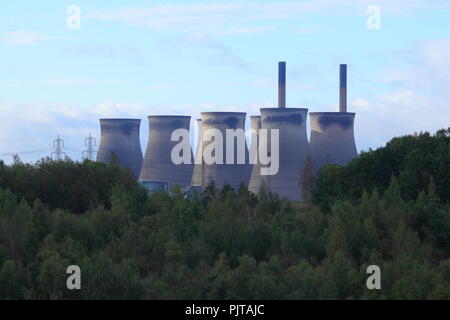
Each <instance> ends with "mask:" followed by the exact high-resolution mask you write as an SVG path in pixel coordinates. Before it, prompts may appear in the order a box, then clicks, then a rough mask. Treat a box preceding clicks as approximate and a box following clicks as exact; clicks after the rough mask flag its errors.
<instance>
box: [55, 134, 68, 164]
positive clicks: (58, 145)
mask: <svg viewBox="0 0 450 320" xmlns="http://www.w3.org/2000/svg"><path fill="white" fill-rule="evenodd" d="M53 148H54V149H55V151H54V152H52V158H54V159H55V160H56V161H61V159H62V156H64V157H66V153H65V152H63V151H62V148H64V140H63V139H61V138H60V137H59V135H58V137H57V138H56V139H55V140H53ZM53 156H54V157H53Z"/></svg>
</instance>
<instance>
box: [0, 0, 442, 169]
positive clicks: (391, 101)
mask: <svg viewBox="0 0 450 320" xmlns="http://www.w3.org/2000/svg"><path fill="white" fill-rule="evenodd" d="M70 5H76V6H78V7H79V8H80V9H81V28H80V29H76V30H71V29H69V28H68V27H67V18H68V14H67V8H68V6H70ZM369 5H376V6H377V7H378V8H379V9H380V12H381V28H380V29H375V30H374V29H369V28H368V27H367V20H368V18H369V15H367V13H366V10H367V8H368V7H369ZM1 7H2V10H0V55H1V57H2V59H0V69H1V70H3V72H2V73H1V74H0V118H1V119H0V121H1V123H2V125H1V126H0V155H3V154H11V153H17V152H18V153H21V152H29V153H22V154H20V156H21V158H22V160H24V161H35V160H38V159H39V158H40V157H43V156H46V155H49V154H50V153H51V152H52V150H51V149H52V140H53V139H54V138H55V137H56V135H58V134H60V135H61V136H62V138H63V139H64V140H65V145H66V147H67V148H66V150H65V151H66V153H67V154H68V155H69V156H71V157H72V158H75V159H79V158H80V157H81V151H82V150H83V149H84V146H83V143H84V138H85V137H86V136H87V135H88V134H89V132H92V133H93V135H94V136H96V137H97V138H98V137H99V133H100V132H99V126H98V118H100V117H137V118H141V119H142V125H141V132H142V134H141V139H142V141H141V143H142V146H143V151H145V145H146V137H147V134H148V132H147V131H148V130H147V128H148V126H147V120H146V116H147V115H153V114H181V115H191V116H192V119H193V120H194V119H196V118H197V117H199V115H200V112H202V111H229V110H234V111H245V112H247V114H248V115H254V114H258V109H259V108H260V107H271V106H276V101H277V91H276V80H277V62H278V61H280V60H285V61H287V105H288V107H305V108H308V109H309V110H310V111H336V110H337V104H338V67H339V64H340V63H347V64H348V99H349V111H352V112H356V113H357V115H356V120H355V134H356V143H357V147H358V150H367V149H369V148H376V147H379V146H382V145H384V144H385V143H386V142H387V141H388V140H389V139H391V138H392V137H394V136H399V135H403V134H408V133H413V132H418V131H425V130H426V131H431V132H434V131H436V130H438V129H439V128H443V127H448V126H449V125H450V112H449V105H448V101H450V90H449V88H450V59H449V52H450V22H449V21H450V19H449V18H450V4H449V3H448V1H445V0H442V1H441V0H434V1H433V0H408V1H406V0H380V1H376V0H370V1H366V0H340V1H338V0H315V1H314V0H305V1H274V0H272V1H253V2H251V1H234V2H220V1H214V2H212V1H138V0H134V1H133V0H128V1H126V2H125V1H117V0H109V1H98V0H89V1H87V0H86V1H80V0H71V1H63V0H60V1H50V0H42V1H33V2H31V1H24V0H18V1H8V2H5V3H2V5H1ZM193 122H194V121H192V126H193V124H194V123H193ZM247 122H248V123H249V120H247ZM193 127H194V126H193ZM30 151H36V152H30ZM0 158H2V159H4V160H5V161H6V162H10V161H11V156H9V155H4V156H0Z"/></svg>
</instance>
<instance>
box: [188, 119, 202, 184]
mask: <svg viewBox="0 0 450 320" xmlns="http://www.w3.org/2000/svg"><path fill="white" fill-rule="evenodd" d="M197 128H198V136H197V148H196V150H195V157H194V159H195V160H194V173H193V174H192V181H191V185H192V186H194V188H195V187H199V188H201V186H202V169H203V166H202V164H201V161H202V156H203V154H202V145H201V143H202V119H197Z"/></svg>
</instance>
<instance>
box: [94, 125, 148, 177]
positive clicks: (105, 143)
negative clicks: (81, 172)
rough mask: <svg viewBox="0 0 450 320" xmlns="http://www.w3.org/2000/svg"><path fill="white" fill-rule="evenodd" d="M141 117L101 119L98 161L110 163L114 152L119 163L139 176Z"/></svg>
mask: <svg viewBox="0 0 450 320" xmlns="http://www.w3.org/2000/svg"><path fill="white" fill-rule="evenodd" d="M140 123H141V120H140V119H100V130H101V138H100V146H99V149H98V153H97V161H98V162H103V163H110V161H111V156H112V154H113V153H114V154H115V156H116V157H117V160H118V162H119V164H120V165H121V166H123V167H126V168H129V169H130V170H131V172H132V174H133V177H135V178H136V180H137V178H138V177H139V172H140V171H141V166H142V150H141V144H140V141H139V126H140Z"/></svg>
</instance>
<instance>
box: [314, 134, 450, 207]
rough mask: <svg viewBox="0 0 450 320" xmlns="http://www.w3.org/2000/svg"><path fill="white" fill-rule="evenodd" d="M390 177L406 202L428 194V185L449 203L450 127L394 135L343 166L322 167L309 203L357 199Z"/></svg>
mask: <svg viewBox="0 0 450 320" xmlns="http://www.w3.org/2000/svg"><path fill="white" fill-rule="evenodd" d="M393 176H394V177H396V178H397V181H398V188H399V192H400V194H401V197H402V199H404V200H406V201H408V200H413V199H416V198H417V197H418V196H419V194H420V193H421V192H425V193H428V191H429V186H430V184H432V186H433V187H434V188H435V190H434V192H435V194H436V197H437V198H438V199H439V200H440V201H441V202H444V203H449V201H450V183H449V181H450V128H449V129H447V130H439V131H438V132H437V133H436V134H435V135H430V134H429V133H427V132H425V133H420V134H415V135H409V136H403V137H399V138H394V139H392V140H391V141H390V142H388V143H387V144H386V146H385V147H382V148H379V149H377V150H375V151H372V150H370V151H369V152H362V153H361V154H360V155H359V156H358V157H357V158H355V159H353V161H351V162H350V163H349V164H348V165H347V166H337V165H327V166H324V167H323V168H321V170H319V173H318V177H317V181H316V184H315V187H314V188H313V191H312V197H313V202H314V203H315V204H316V205H318V206H320V207H321V208H322V209H323V210H326V211H329V210H330V208H331V205H332V203H333V202H334V201H336V200H343V199H346V200H350V201H352V202H358V201H359V200H360V199H361V197H362V193H363V191H364V190H366V191H369V192H373V191H375V190H378V191H381V192H384V191H385V190H386V189H387V188H388V186H389V184H390V181H391V178H392V177H393Z"/></svg>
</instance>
